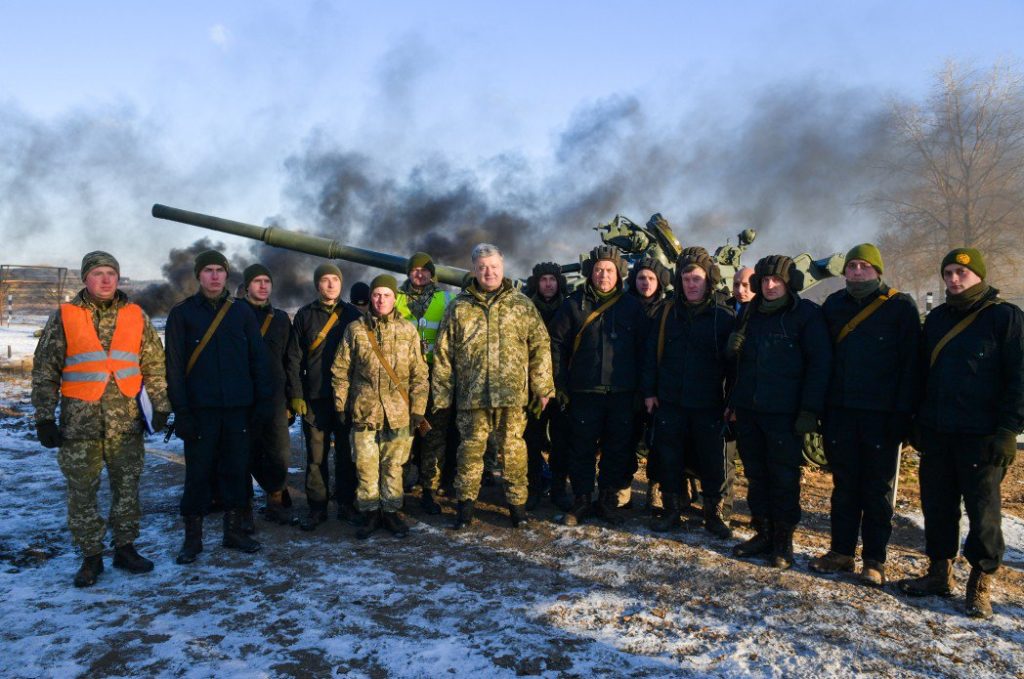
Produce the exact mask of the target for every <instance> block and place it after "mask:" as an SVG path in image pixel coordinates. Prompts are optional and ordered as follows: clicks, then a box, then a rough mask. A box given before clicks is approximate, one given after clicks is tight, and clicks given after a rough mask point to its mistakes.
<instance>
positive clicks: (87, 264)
mask: <svg viewBox="0 0 1024 679" xmlns="http://www.w3.org/2000/svg"><path fill="white" fill-rule="evenodd" d="M98 266H109V267H111V268H113V269H114V271H116V272H117V275H118V277H120V276H121V265H120V264H118V263H117V260H116V259H114V255H112V254H110V253H109V252H103V251H102V250H95V251H93V252H90V253H89V254H87V255H86V256H85V257H82V282H83V283H84V282H85V275H86V274H87V273H89V272H90V271H91V270H93V269H95V268H96V267H98Z"/></svg>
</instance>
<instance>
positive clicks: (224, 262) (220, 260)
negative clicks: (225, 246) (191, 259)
mask: <svg viewBox="0 0 1024 679" xmlns="http://www.w3.org/2000/svg"><path fill="white" fill-rule="evenodd" d="M211 265H217V266H222V267H224V270H225V271H231V268H230V267H229V266H228V258H227V257H225V256H224V255H222V254H221V253H219V252H217V251H216V250H207V251H205V252H200V253H199V254H198V255H196V264H195V274H196V278H199V272H200V271H202V270H203V269H204V268H206V267H208V266H211Z"/></svg>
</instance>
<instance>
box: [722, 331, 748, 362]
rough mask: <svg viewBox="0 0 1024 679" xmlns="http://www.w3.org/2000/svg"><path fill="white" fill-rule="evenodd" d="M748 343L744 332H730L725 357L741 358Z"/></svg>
mask: <svg viewBox="0 0 1024 679" xmlns="http://www.w3.org/2000/svg"><path fill="white" fill-rule="evenodd" d="M746 341H747V337H746V335H744V334H743V333H742V332H735V331H734V332H730V333H729V339H727V340H726V341H725V357H726V358H729V359H733V358H736V357H737V356H739V355H740V352H742V351H743V343H744V342H746Z"/></svg>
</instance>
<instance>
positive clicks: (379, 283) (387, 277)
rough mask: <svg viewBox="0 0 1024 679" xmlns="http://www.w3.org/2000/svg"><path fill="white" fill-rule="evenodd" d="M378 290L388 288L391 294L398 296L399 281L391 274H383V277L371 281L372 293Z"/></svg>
mask: <svg viewBox="0 0 1024 679" xmlns="http://www.w3.org/2000/svg"><path fill="white" fill-rule="evenodd" d="M377 288H387V289H388V290H390V291H391V292H393V293H395V296H397V295H398V281H396V280H395V277H394V276H392V275H391V274H387V273H382V274H381V275H379V276H377V277H376V278H374V279H373V280H372V281H370V292H373V291H374V290H376V289H377Z"/></svg>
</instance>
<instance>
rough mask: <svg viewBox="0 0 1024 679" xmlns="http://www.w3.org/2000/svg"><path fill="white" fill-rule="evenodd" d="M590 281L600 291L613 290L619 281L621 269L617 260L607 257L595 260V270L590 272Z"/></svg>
mask: <svg viewBox="0 0 1024 679" xmlns="http://www.w3.org/2000/svg"><path fill="white" fill-rule="evenodd" d="M590 282H591V283H592V284H593V285H594V287H595V288H597V290H598V291H600V292H611V291H612V290H613V289H615V284H616V283H618V282H619V269H618V267H616V266H615V262H610V261H608V260H607V259H602V260H600V261H597V262H594V272H593V273H591V274H590Z"/></svg>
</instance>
